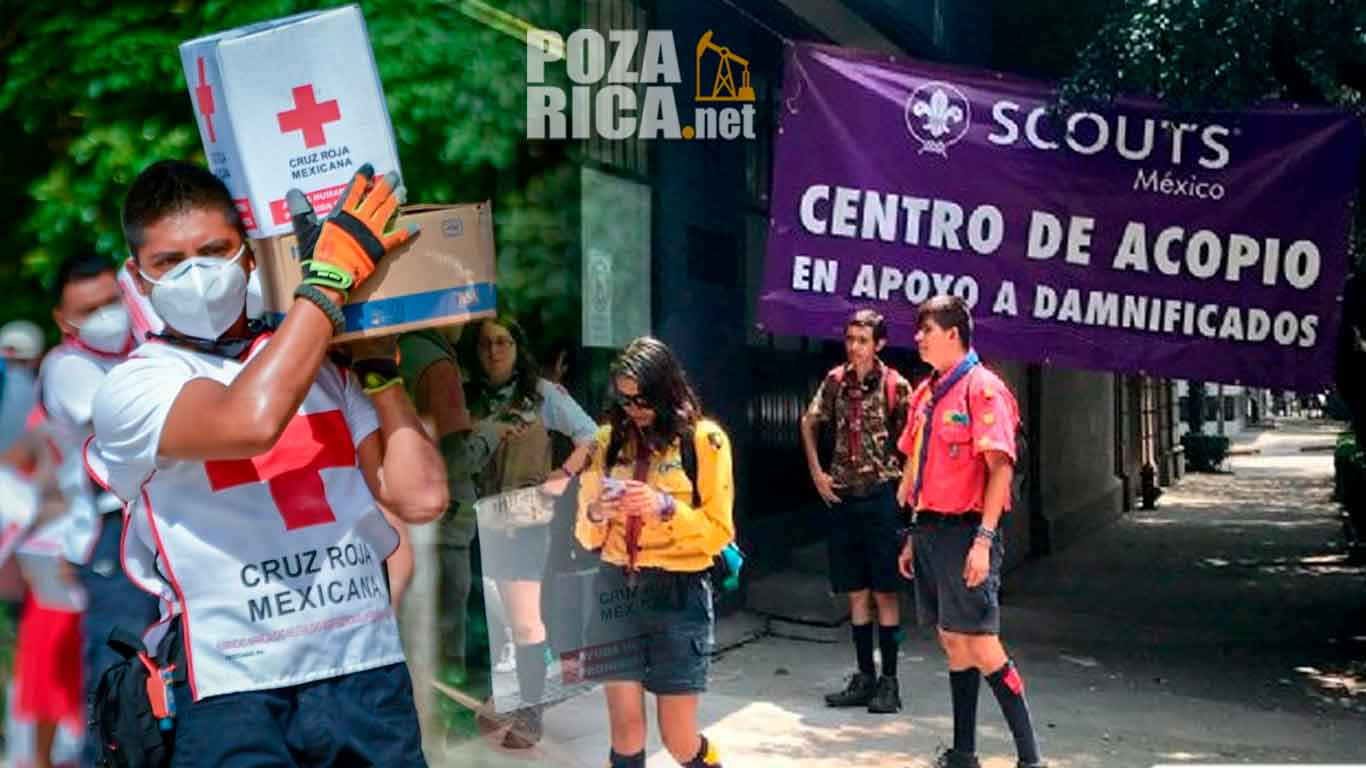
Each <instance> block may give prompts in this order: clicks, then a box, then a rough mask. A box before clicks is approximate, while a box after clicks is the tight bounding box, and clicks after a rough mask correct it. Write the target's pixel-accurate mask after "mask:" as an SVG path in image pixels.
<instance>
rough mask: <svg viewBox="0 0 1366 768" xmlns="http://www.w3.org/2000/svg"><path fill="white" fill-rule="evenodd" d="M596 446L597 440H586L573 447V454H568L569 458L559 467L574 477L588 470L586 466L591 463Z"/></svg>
mask: <svg viewBox="0 0 1366 768" xmlns="http://www.w3.org/2000/svg"><path fill="white" fill-rule="evenodd" d="M597 444H598V441H597V440H586V441H584V442H582V443H579V444H578V445H576V446H574V452H573V453H571V454H569V458H567V459H565V460H564V463H563V464H561V465H560V467H561V468H562V469H564V470H565V471H566V472H568V473H570V474H574V475H577V474H579V473H581V472H583V471H584V470H585V469H588V465H589V464H592V463H593V448H594V447H595V446H596V445H597Z"/></svg>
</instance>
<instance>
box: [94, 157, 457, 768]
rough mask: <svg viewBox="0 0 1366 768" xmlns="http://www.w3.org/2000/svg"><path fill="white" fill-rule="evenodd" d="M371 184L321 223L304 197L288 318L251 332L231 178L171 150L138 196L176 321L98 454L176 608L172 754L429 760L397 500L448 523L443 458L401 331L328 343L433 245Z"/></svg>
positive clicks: (154, 577) (139, 238) (107, 392)
mask: <svg viewBox="0 0 1366 768" xmlns="http://www.w3.org/2000/svg"><path fill="white" fill-rule="evenodd" d="M373 174H374V172H373V169H372V168H371V167H370V166H369V165H363V166H361V168H360V170H359V171H358V172H357V174H356V175H355V176H354V177H353V180H352V183H351V184H350V185H349V186H348V187H347V188H346V190H345V191H343V193H342V195H341V196H340V198H339V199H338V201H337V204H336V205H337V209H336V210H334V212H333V214H332V215H329V216H328V218H326V219H325V220H323V221H322V222H321V223H319V222H318V221H317V219H316V218H315V217H314V216H313V215H312V208H311V206H310V205H309V204H308V203H307V201H306V200H304V198H303V195H302V194H301V193H299V192H298V191H297V190H295V191H291V193H290V195H289V196H288V198H287V200H288V204H289V209H290V212H291V214H293V215H294V221H295V229H296V233H297V234H298V235H299V242H300V243H301V248H300V251H301V253H300V256H301V259H302V261H301V262H300V266H301V269H302V271H303V275H302V280H301V282H300V285H299V287H298V288H297V289H296V291H295V294H294V297H295V298H294V300H293V303H292V304H291V305H290V306H289V308H288V311H287V312H286V313H285V318H284V321H283V322H282V323H281V324H280V325H279V328H278V329H277V330H274V331H269V330H266V329H264V328H263V327H261V326H259V325H258V324H254V323H250V322H249V321H248V318H247V290H248V283H249V273H250V272H251V271H254V269H255V262H254V258H253V256H252V253H251V250H250V247H249V246H248V245H246V231H245V228H244V226H243V224H242V220H241V216H240V214H239V213H238V211H237V208H236V206H235V205H234V203H233V200H232V196H231V194H230V193H229V192H228V190H227V188H226V187H225V186H224V184H223V182H222V181H221V180H220V179H218V178H217V177H216V176H214V175H213V174H212V173H210V172H209V171H208V170H206V169H204V168H202V167H200V166H196V165H191V164H188V163H184V162H179V161H161V162H157V163H154V164H153V165H151V166H149V167H148V168H146V169H145V170H143V172H142V173H140V174H139V175H138V177H137V178H136V179H135V180H134V181H133V183H132V185H131V187H130V188H129V190H128V194H127V196H126V197H125V200H124V206H123V216H122V220H123V231H124V237H125V240H126V241H127V243H128V247H129V250H130V252H131V255H132V256H133V258H134V260H135V263H136V266H137V270H138V271H137V278H138V282H139V290H140V291H141V292H142V293H144V294H146V295H147V296H149V297H150V300H151V304H152V307H153V309H154V310H156V313H157V314H158V315H159V316H160V317H161V319H162V320H163V321H165V323H166V331H165V332H164V333H162V334H160V335H159V336H156V337H154V338H152V339H150V340H149V341H148V343H146V344H144V345H142V346H141V347H139V348H138V350H137V351H136V352H135V353H134V354H133V355H132V356H131V357H130V358H129V360H128V361H127V362H126V363H124V364H123V365H120V366H118V367H117V368H115V369H114V370H113V371H112V372H111V373H110V375H109V377H108V378H107V379H106V380H105V381H104V383H103V384H102V385H101V387H100V389H99V392H98V393H97V394H96V397H95V412H94V424H95V438H94V440H92V441H90V442H89V443H88V444H87V446H86V450H85V458H86V463H87V465H88V466H89V468H90V471H91V474H92V475H93V476H94V477H95V478H96V479H97V480H98V481H99V482H100V483H101V484H103V485H104V486H105V487H107V488H109V489H110V490H111V491H112V492H113V493H115V494H117V495H118V496H119V498H121V499H123V500H124V501H125V502H126V503H127V504H128V507H127V517H128V520H129V529H128V533H127V535H126V537H125V541H124V550H123V565H124V568H125V570H126V571H127V572H128V573H129V575H130V577H132V578H133V580H134V581H136V582H137V583H138V584H139V585H140V586H142V587H143V588H145V589H148V590H150V591H153V592H155V593H156V594H158V595H160V596H161V598H162V601H163V602H162V607H163V610H162V621H161V622H159V623H158V624H157V625H155V626H154V627H151V628H149V631H148V633H146V634H145V635H144V636H143V642H144V643H145V644H146V645H147V647H148V650H149V652H151V653H152V654H153V656H154V658H156V660H157V662H158V663H160V664H161V665H162V666H163V667H164V668H169V667H168V665H174V683H173V684H172V685H171V686H170V688H171V691H170V693H171V695H172V697H173V700H174V707H173V715H167V716H173V718H174V726H173V727H174V731H175V749H174V754H173V755H172V757H171V761H170V764H171V766H173V767H174V766H190V765H212V766H226V767H228V768H231V767H232V766H247V765H253V766H254V765H296V766H332V765H380V766H399V765H402V766H417V765H424V764H425V762H424V759H423V756H422V742H421V734H420V729H419V724H418V719H417V711H416V708H415V705H414V698H413V683H412V680H411V679H410V676H409V672H408V668H407V665H406V664H405V663H404V654H403V647H402V644H401V642H400V639H399V634H398V623H397V621H396V617H395V615H394V610H393V606H392V604H391V595H390V592H389V589H388V588H387V585H386V574H385V573H384V565H383V563H384V560H385V558H386V557H388V556H389V554H390V553H391V552H393V551H394V550H395V548H396V547H397V546H398V535H397V533H396V532H395V531H394V529H393V528H392V527H391V526H390V525H389V524H388V522H387V521H386V519H385V517H384V514H383V512H384V511H388V512H390V513H392V514H394V515H396V516H397V517H398V518H400V519H401V520H403V521H404V522H408V523H425V522H431V521H433V520H435V519H436V518H438V517H439V516H440V515H441V513H442V512H443V511H444V510H445V508H446V505H447V502H448V499H449V495H448V491H447V485H446V477H445V468H444V465H443V463H442V460H441V456H440V454H439V453H438V452H437V449H436V446H435V445H434V444H433V443H432V441H431V439H430V438H429V437H428V436H427V435H426V433H425V431H424V429H423V426H422V423H421V421H420V420H419V419H418V416H417V414H416V412H414V410H413V407H412V405H411V403H410V402H409V401H408V398H407V396H406V395H405V393H404V388H403V379H402V378H401V376H400V375H399V369H398V364H397V360H396V358H395V351H396V350H395V342H394V340H393V339H392V338H387V339H379V340H369V341H365V342H354V343H352V344H350V345H348V346H347V348H346V351H347V352H349V353H350V358H351V359H350V363H349V366H348V367H341V366H339V365H337V364H336V363H335V362H333V360H332V359H331V356H330V352H331V351H332V347H331V341H332V338H333V336H334V335H335V334H336V333H338V332H339V331H340V330H341V329H342V328H344V327H345V322H346V321H345V317H344V316H343V315H342V313H341V311H340V307H341V306H342V305H344V304H345V302H346V297H347V295H348V293H349V291H350V290H351V289H352V288H354V287H355V286H358V285H360V284H362V283H363V282H364V281H365V280H366V279H367V278H369V277H370V276H371V275H372V274H373V273H374V271H375V265H376V261H378V260H379V259H380V258H382V257H383V256H384V255H385V253H386V252H388V251H389V250H391V249H393V248H396V247H398V246H399V245H400V244H402V243H403V242H404V241H406V240H407V239H408V238H409V237H411V236H412V234H414V232H413V231H411V230H407V229H403V230H399V231H396V232H386V229H387V227H388V222H389V220H390V218H391V217H392V216H393V214H394V213H395V211H396V209H397V206H398V201H399V198H400V197H401V193H400V192H399V190H400V187H399V186H398V178H397V174H389V175H386V176H384V177H383V178H379V179H376V178H374V175H373ZM372 185H373V186H372ZM381 506H382V507H383V510H382V509H381ZM134 663H136V662H134ZM158 716H159V717H160V716H161V715H158ZM103 746H104V747H105V749H106V754H108V753H109V752H108V745H103ZM120 748H122V745H120Z"/></svg>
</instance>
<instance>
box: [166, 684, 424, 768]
mask: <svg viewBox="0 0 1366 768" xmlns="http://www.w3.org/2000/svg"><path fill="white" fill-rule="evenodd" d="M173 691H174V693H175V701H176V718H175V729H176V738H175V753H174V754H173V755H172V757H171V766H172V768H193V767H194V766H206V767H207V766H212V767H213V768H258V767H259V768H265V767H266V766H270V767H271V768H280V767H281V766H298V767H299V768H305V766H307V767H309V768H311V767H312V766H319V767H321V766H338V767H340V766H384V768H389V766H395V767H401V766H424V767H425V766H426V765H427V763H426V760H425V759H424V758H423V756H422V733H421V728H420V726H419V725H418V719H417V708H416V707H415V705H414V704H413V686H412V680H411V679H410V678H409V676H408V665H407V664H403V663H399V664H391V665H389V666H387V667H380V668H378V669H370V670H366V671H364V672H355V673H352V674H349V675H342V676H341V677H334V678H330V679H328V680H319V681H316V682H312V683H304V684H303V685H294V686H290V687H288V688H277V689H274V690H270V691H247V692H244V693H228V694H223V695H222V696H212V697H210V698H207V699H204V700H202V701H199V702H192V701H191V700H190V688H189V685H188V684H183V683H182V684H178V685H176V686H175V687H174V688H173Z"/></svg>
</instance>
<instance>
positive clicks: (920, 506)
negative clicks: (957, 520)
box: [897, 364, 1020, 515]
mask: <svg viewBox="0 0 1366 768" xmlns="http://www.w3.org/2000/svg"><path fill="white" fill-rule="evenodd" d="M936 378H938V377H935V376H930V377H926V379H925V380H924V381H922V382H921V383H920V385H919V386H918V387H916V389H915V392H913V393H912V394H911V406H910V421H909V422H908V423H907V424H906V430H905V431H904V432H902V433H901V439H900V441H899V442H898V444H897V447H898V448H899V449H900V450H901V451H902V452H903V453H905V454H906V456H907V457H908V458H909V459H910V462H911V478H910V480H911V482H912V483H917V482H918V484H919V487H920V494H919V498H918V499H917V498H912V499H911V500H910V503H911V504H912V505H913V506H914V508H915V509H916V511H927V512H938V513H940V514H950V515H952V514H962V513H965V512H981V511H982V498H983V496H984V494H985V492H986V487H987V463H986V459H985V458H983V454H984V453H985V452H986V451H1000V452H1002V453H1004V454H1006V455H1007V456H1009V457H1010V460H1011V462H1014V461H1015V428H1016V426H1017V425H1018V424H1019V421H1020V415H1019V410H1018V408H1017V407H1016V405H1015V396H1014V395H1012V394H1011V393H1010V390H1009V389H1007V388H1006V385H1005V384H1004V383H1003V382H1002V381H1001V379H1000V377H999V376H997V375H996V374H995V373H992V372H991V371H989V370H987V368H986V367H985V366H983V365H981V364H977V365H974V366H972V369H971V370H969V371H968V373H967V374H966V375H964V376H963V377H962V378H960V379H959V380H958V381H957V382H955V383H954V384H953V386H952V387H950V388H949V389H948V391H947V392H945V393H944V395H943V397H942V398H940V400H939V403H938V404H937V405H936V406H935V409H934V414H933V415H931V414H930V413H929V407H930V400H931V395H932V386H933V384H934V379H936ZM931 418H932V419H933V422H932V425H931V426H930V429H929V430H928V433H929V434H928V438H929V447H928V448H927V449H926V450H925V451H924V452H923V455H924V457H925V459H924V463H923V465H922V464H921V462H920V457H921V455H922V452H921V445H922V443H923V441H924V439H925V438H926V429H925V428H926V425H927V423H928V422H927V420H928V419H931ZM917 475H918V476H919V477H918V478H917ZM912 488H913V489H914V488H915V485H912ZM912 496H913V497H914V491H913V492H912ZM1009 509H1010V497H1009V496H1007V497H1006V504H1005V508H1004V510H1003V511H1005V510H1009Z"/></svg>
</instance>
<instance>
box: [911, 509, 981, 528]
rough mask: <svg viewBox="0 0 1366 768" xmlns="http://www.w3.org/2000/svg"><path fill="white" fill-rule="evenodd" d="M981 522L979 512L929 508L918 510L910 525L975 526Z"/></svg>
mask: <svg viewBox="0 0 1366 768" xmlns="http://www.w3.org/2000/svg"><path fill="white" fill-rule="evenodd" d="M981 524H982V513H981V512H958V513H946V512H933V511H930V510H920V511H919V512H916V513H915V516H914V517H913V518H912V519H911V526H912V527H918V526H948V525H970V526H973V527H977V526H979V525H981Z"/></svg>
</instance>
